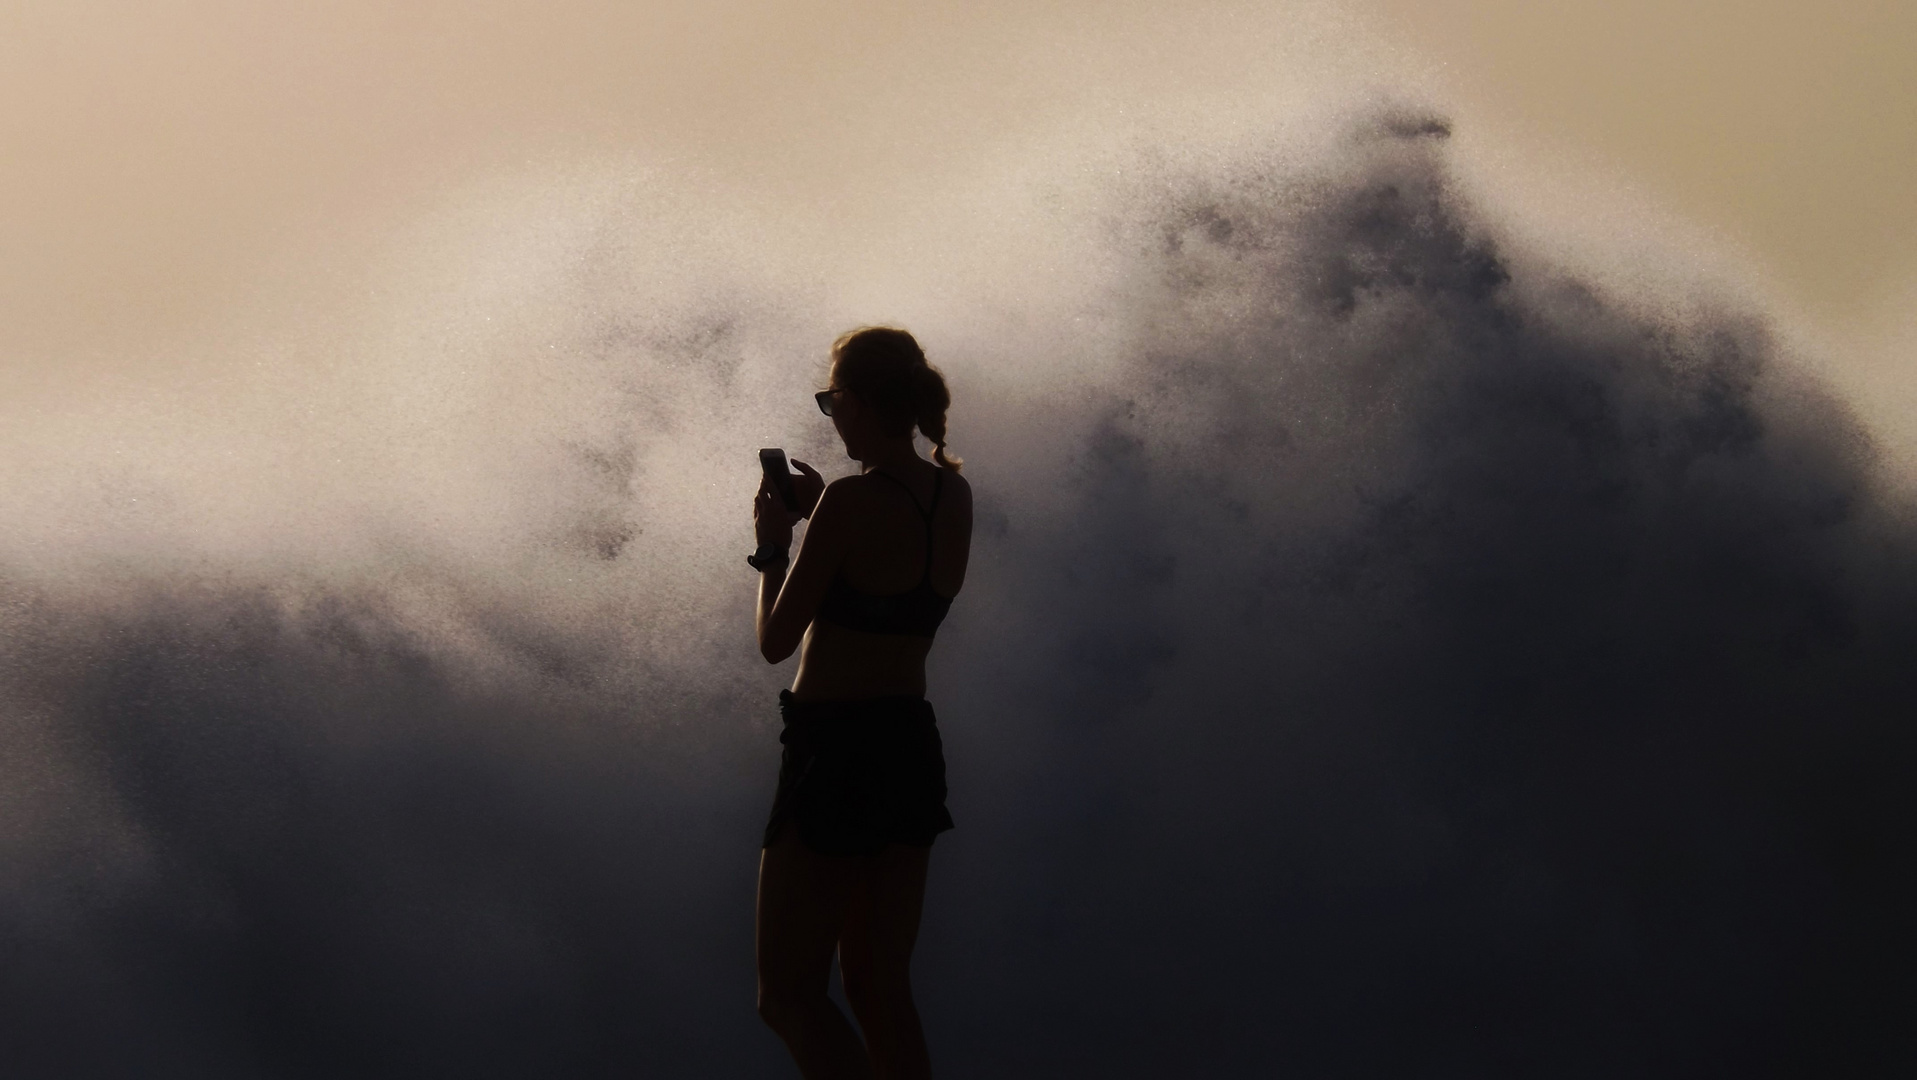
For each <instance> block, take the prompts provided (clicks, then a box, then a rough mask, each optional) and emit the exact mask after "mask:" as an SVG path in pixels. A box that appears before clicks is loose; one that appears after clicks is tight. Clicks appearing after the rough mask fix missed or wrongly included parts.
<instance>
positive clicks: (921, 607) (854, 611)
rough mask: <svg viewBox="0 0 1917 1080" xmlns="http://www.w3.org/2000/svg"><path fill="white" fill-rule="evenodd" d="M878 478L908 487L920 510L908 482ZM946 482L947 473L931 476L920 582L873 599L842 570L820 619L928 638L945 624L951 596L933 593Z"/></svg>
mask: <svg viewBox="0 0 1917 1080" xmlns="http://www.w3.org/2000/svg"><path fill="white" fill-rule="evenodd" d="M875 471H876V470H875ZM878 475H880V476H883V477H885V478H886V479H887V480H890V481H892V482H893V483H895V484H897V485H899V486H900V487H902V488H905V495H906V498H909V499H911V500H912V508H913V509H914V510H917V509H918V506H919V500H918V496H916V495H913V494H912V489H911V488H909V487H906V484H905V481H903V480H900V479H899V478H898V477H896V476H892V475H889V474H887V473H878ZM944 482H945V470H944V469H939V470H938V471H937V472H936V473H934V475H933V477H932V506H931V508H930V509H928V510H924V511H921V514H922V516H923V517H924V518H925V573H924V574H921V575H920V576H919V583H918V584H917V585H914V586H912V587H911V588H909V589H907V590H905V591H904V592H900V593H886V594H885V595H883V596H874V595H873V594H871V593H866V592H860V591H859V590H857V589H855V588H853V587H852V583H851V582H849V581H847V580H845V571H844V570H840V571H839V572H838V573H837V574H835V575H833V578H832V584H830V585H828V586H826V590H825V600H824V601H823V602H822V603H820V604H819V614H818V616H817V617H818V618H821V619H824V620H825V621H826V622H829V623H834V624H836V625H838V626H843V627H845V628H846V629H848V630H864V631H866V632H868V633H873V634H910V635H911V636H913V637H922V638H929V637H931V636H933V635H934V634H936V633H938V630H939V623H941V622H944V621H945V613H946V612H947V611H949V610H950V609H951V607H952V601H951V598H950V597H945V596H940V595H939V594H938V593H935V592H933V591H932V516H933V515H934V514H936V513H938V509H939V489H940V488H941V487H942V486H944Z"/></svg>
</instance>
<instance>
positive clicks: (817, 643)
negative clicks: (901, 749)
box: [792, 619, 932, 701]
mask: <svg viewBox="0 0 1917 1080" xmlns="http://www.w3.org/2000/svg"><path fill="white" fill-rule="evenodd" d="M931 651H932V639H931V638H923V637H914V636H912V635H910V634H874V633H870V632H868V631H865V630H850V629H847V628H846V627H843V626H838V625H835V624H833V623H829V622H826V621H825V620H823V619H814V620H812V625H811V627H809V628H808V629H807V630H806V632H805V641H804V642H803V643H802V644H801V645H800V647H799V671H798V674H797V676H796V677H794V678H793V680H792V696H793V697H796V698H798V699H799V700H801V701H847V700H852V699H856V698H874V697H889V696H892V695H895V694H908V695H911V696H913V697H924V696H925V657H926V654H927V653H930V652H931Z"/></svg>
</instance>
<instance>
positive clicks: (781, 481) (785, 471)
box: [759, 446, 799, 510]
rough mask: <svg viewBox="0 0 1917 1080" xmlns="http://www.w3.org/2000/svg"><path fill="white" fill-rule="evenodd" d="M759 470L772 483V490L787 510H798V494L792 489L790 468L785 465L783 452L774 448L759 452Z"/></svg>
mask: <svg viewBox="0 0 1917 1080" xmlns="http://www.w3.org/2000/svg"><path fill="white" fill-rule="evenodd" d="M759 468H761V469H764V470H765V478H766V479H767V480H770V481H772V489H773V490H774V491H777V492H778V493H779V498H780V499H782V500H784V502H785V508H786V509H787V510H797V509H798V508H799V493H798V492H797V491H794V490H793V489H792V467H791V466H790V465H787V464H786V463H785V451H784V450H781V449H779V448H778V447H776V446H771V447H767V448H766V449H764V450H761V451H759Z"/></svg>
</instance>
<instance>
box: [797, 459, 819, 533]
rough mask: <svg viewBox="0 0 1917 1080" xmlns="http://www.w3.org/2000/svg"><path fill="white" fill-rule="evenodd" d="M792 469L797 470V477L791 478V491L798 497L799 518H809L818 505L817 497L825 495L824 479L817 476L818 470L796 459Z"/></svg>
mask: <svg viewBox="0 0 1917 1080" xmlns="http://www.w3.org/2000/svg"><path fill="white" fill-rule="evenodd" d="M792 467H793V468H795V469H797V470H799V475H798V476H795V477H793V478H792V491H793V493H794V494H796V495H797V496H798V497H799V516H800V517H804V518H809V517H811V516H812V511H813V510H814V509H816V508H817V507H818V505H819V496H821V495H824V494H825V477H823V476H820V475H819V470H817V469H815V468H813V467H812V466H810V465H807V464H806V463H805V462H803V461H799V460H798V459H796V458H795V459H793V462H792Z"/></svg>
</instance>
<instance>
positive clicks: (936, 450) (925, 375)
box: [832, 326, 964, 472]
mask: <svg viewBox="0 0 1917 1080" xmlns="http://www.w3.org/2000/svg"><path fill="white" fill-rule="evenodd" d="M832 386H833V388H834V389H837V390H845V391H849V392H850V393H853V394H857V395H858V397H859V400H860V401H862V402H864V403H865V404H867V405H869V406H871V407H872V408H873V409H874V410H876V411H877V412H878V414H879V430H881V431H883V432H885V433H886V434H887V435H910V434H911V433H912V428H913V426H915V425H916V426H917V427H918V429H919V431H920V432H922V433H923V434H924V435H925V437H926V438H927V439H930V440H931V441H932V460H933V461H935V462H937V463H938V464H940V465H941V466H944V467H945V468H947V469H950V470H952V471H953V472H957V471H958V470H959V466H960V465H962V464H964V462H962V461H960V460H959V459H958V458H955V457H953V456H951V455H950V454H947V453H946V452H945V410H946V409H948V408H950V407H951V404H952V395H951V393H950V392H949V391H947V390H946V389H945V376H943V375H940V374H939V369H937V368H935V367H933V366H932V365H930V364H928V363H926V362H925V351H924V350H923V349H920V348H919V343H918V342H917V341H915V340H913V338H912V335H911V334H908V333H906V332H905V331H903V330H899V329H896V328H894V327H890V326H861V327H859V328H858V329H857V330H853V331H851V332H849V333H846V334H843V335H841V336H840V337H839V340H837V341H835V342H833V343H832Z"/></svg>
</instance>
